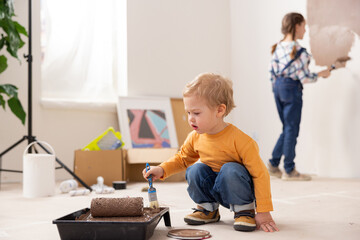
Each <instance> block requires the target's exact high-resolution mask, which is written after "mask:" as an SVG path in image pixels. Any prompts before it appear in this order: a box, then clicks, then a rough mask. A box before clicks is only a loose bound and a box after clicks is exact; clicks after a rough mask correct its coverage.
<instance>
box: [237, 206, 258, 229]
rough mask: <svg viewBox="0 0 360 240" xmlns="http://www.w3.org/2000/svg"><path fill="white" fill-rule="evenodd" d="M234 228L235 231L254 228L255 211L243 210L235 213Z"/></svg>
mask: <svg viewBox="0 0 360 240" xmlns="http://www.w3.org/2000/svg"><path fill="white" fill-rule="evenodd" d="M234 218H235V222H234V229H235V230H236V231H242V232H251V231H254V230H255V229H256V222H255V211H254V210H245V211H240V212H237V213H235V216H234Z"/></svg>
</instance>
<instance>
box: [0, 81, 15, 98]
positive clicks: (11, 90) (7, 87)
mask: <svg viewBox="0 0 360 240" xmlns="http://www.w3.org/2000/svg"><path fill="white" fill-rule="evenodd" d="M17 90H18V88H17V87H16V86H14V85H12V84H3V85H0V93H5V94H6V95H7V96H9V97H17V95H18V93H17Z"/></svg>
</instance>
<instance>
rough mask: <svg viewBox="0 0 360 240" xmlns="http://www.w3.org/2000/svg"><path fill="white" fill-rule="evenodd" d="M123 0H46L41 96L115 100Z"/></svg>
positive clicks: (43, 11) (119, 76)
mask: <svg viewBox="0 0 360 240" xmlns="http://www.w3.org/2000/svg"><path fill="white" fill-rule="evenodd" d="M123 1H125V0H121V1H116V0H101V1H96V0H61V1H60V0H42V2H41V3H42V6H41V8H42V45H43V60H42V100H44V99H45V100H53V101H54V100H55V101H65V102H69V101H70V102H88V103H99V102H104V103H107V102H115V101H116V96H117V95H118V94H119V86H120V85H121V81H126V80H125V79H121V78H122V77H123V76H124V74H122V73H119V71H120V70H119V63H120V60H119V59H120V58H121V57H119V56H120V55H121V54H126V53H124V52H121V49H122V48H121V47H120V44H122V40H124V39H122V40H121V39H120V38H121V35H120V34H119V32H124V31H121V29H119V28H120V27H122V26H124V25H125V24H122V23H121V22H120V21H122V20H124V19H125V18H123V17H121V16H119V14H121V13H123V12H124V9H120V8H122V7H124V4H122V3H120V2H123ZM125 11H126V10H125ZM119 30H120V31H119Z"/></svg>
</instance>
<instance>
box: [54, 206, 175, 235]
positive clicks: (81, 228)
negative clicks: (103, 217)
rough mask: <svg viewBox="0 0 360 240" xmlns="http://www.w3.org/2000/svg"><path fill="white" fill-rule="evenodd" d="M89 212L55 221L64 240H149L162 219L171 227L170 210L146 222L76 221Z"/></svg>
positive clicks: (164, 209) (165, 210) (77, 212)
mask: <svg viewBox="0 0 360 240" xmlns="http://www.w3.org/2000/svg"><path fill="white" fill-rule="evenodd" d="M88 211H90V209H89V208H84V209H82V210H79V211H76V212H73V213H71V214H69V215H66V216H64V217H61V218H58V219H56V220H53V224H56V225H57V228H58V231H59V234H60V238H61V239H62V240H81V239H84V240H85V239H86V240H91V239H97V240H98V239H101V240H106V239H129V240H130V239H131V240H143V239H145V240H147V239H149V238H150V237H151V236H152V235H153V233H154V230H155V227H156V226H157V225H158V223H159V222H160V220H161V217H164V222H165V226H167V227H170V226H171V222H170V213H169V208H160V212H159V213H157V214H156V215H154V216H153V217H152V218H150V219H149V220H148V221H145V222H120V221H78V220H76V219H77V218H79V217H80V216H81V215H82V214H86V213H87V212H88Z"/></svg>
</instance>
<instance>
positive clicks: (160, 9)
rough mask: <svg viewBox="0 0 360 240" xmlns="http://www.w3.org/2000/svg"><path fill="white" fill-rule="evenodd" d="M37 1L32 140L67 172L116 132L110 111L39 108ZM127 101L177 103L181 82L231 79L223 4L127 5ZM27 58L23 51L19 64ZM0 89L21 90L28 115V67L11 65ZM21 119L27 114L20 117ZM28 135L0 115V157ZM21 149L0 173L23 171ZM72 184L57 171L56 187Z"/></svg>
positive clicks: (144, 1) (142, 0)
mask: <svg viewBox="0 0 360 240" xmlns="http://www.w3.org/2000/svg"><path fill="white" fill-rule="evenodd" d="M39 2H40V1H39V0H34V1H33V5H34V6H33V57H34V63H33V135H35V136H36V137H37V139H38V140H44V141H46V142H48V143H50V144H51V145H52V146H53V147H54V149H55V151H56V154H57V156H58V157H59V159H60V160H61V161H62V162H63V163H64V164H66V165H67V166H68V167H69V168H71V169H72V168H73V158H74V150H76V149H79V148H82V147H83V146H85V145H86V144H87V143H89V142H90V141H91V140H92V139H93V138H95V137H96V136H98V135H99V134H100V133H102V132H103V131H104V130H105V129H106V128H107V127H109V126H114V127H115V128H116V129H119V126H118V120H117V114H116V112H115V106H114V111H111V110H110V111H109V110H108V109H107V110H103V111H101V110H98V109H96V108H94V109H91V106H89V109H88V110H84V109H68V108H66V109H59V108H56V109H49V108H44V107H42V106H41V105H40V94H41V93H40V84H41V72H40V21H39V16H40V15H39V14H40V13H39V9H40V8H39ZM127 7H128V26H127V27H128V39H127V42H128V89H127V90H128V94H129V95H147V96H149V95H158V96H169V97H181V92H182V89H183V87H184V85H185V83H186V82H188V81H190V80H192V79H193V78H194V77H195V76H196V75H197V74H199V73H200V72H204V71H212V72H218V73H221V74H224V75H227V76H229V75H230V52H231V51H230V9H229V1H223V0H212V1H211V4H209V1H208V0H196V1H194V0H182V1H177V0H152V1H148V0H131V1H128V6H127ZM15 11H16V14H17V16H19V17H18V21H19V22H20V23H21V24H23V25H25V26H27V25H28V21H27V1H16V2H15ZM23 53H27V48H24V49H22V50H21V53H20V54H19V56H22V54H23ZM0 81H1V83H5V82H10V83H13V84H15V85H17V86H18V87H19V95H20V98H21V101H22V103H23V105H24V107H25V108H26V109H27V63H26V61H24V60H23V61H22V65H19V64H18V63H17V61H15V60H10V67H9V69H8V70H7V71H6V72H5V73H4V74H1V75H0ZM26 111H27V110H26ZM26 134H27V128H26V126H25V127H24V126H22V125H21V123H20V121H19V120H17V119H16V118H15V117H14V116H13V115H12V114H11V113H10V112H9V110H8V111H7V112H4V111H2V110H0V151H1V152H2V151H3V150H5V149H6V148H7V147H9V146H10V145H11V144H13V143H15V142H16V141H17V140H19V139H20V138H21V137H22V136H23V135H26ZM26 145H27V143H26V142H23V143H22V144H21V145H19V146H18V147H17V148H15V149H14V150H12V151H10V152H9V153H7V154H6V155H4V156H3V164H2V168H4V169H17V170H21V169H22V153H23V151H24V149H25V147H26ZM0 174H1V175H2V176H1V181H8V182H11V181H21V179H22V174H17V173H8V172H0ZM70 177H71V176H70V175H69V174H68V173H67V172H66V171H65V170H57V171H56V178H57V179H66V178H70Z"/></svg>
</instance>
